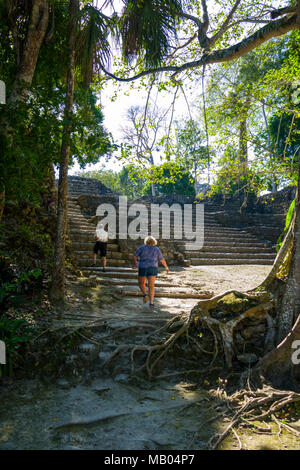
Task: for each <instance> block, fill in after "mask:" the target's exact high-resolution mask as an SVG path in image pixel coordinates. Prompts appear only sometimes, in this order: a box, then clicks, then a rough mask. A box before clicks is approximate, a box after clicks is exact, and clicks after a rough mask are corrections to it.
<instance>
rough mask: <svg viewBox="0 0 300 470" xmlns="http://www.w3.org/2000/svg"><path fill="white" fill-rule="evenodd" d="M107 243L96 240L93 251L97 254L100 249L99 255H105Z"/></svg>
mask: <svg viewBox="0 0 300 470" xmlns="http://www.w3.org/2000/svg"><path fill="white" fill-rule="evenodd" d="M106 250H107V243H106V242H96V243H95V245H94V250H93V251H94V253H95V254H97V253H98V251H100V255H101V257H104V256H106Z"/></svg>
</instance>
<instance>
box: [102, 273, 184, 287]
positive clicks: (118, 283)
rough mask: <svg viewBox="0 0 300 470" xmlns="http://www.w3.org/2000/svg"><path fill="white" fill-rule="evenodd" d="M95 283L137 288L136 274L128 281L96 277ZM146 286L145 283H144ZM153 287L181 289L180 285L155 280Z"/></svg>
mask: <svg viewBox="0 0 300 470" xmlns="http://www.w3.org/2000/svg"><path fill="white" fill-rule="evenodd" d="M97 281H99V284H103V285H112V286H119V287H120V286H137V282H138V275H137V274H136V275H135V277H132V278H130V279H128V278H124V279H122V278H117V277H106V278H105V277H102V276H101V277H97ZM146 285H147V282H146ZM155 287H181V289H182V286H180V285H174V283H171V282H165V281H159V280H157V281H156V282H155Z"/></svg>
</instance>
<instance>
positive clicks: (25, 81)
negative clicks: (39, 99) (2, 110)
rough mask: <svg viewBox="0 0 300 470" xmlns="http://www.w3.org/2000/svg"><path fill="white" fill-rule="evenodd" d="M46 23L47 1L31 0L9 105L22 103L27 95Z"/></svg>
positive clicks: (47, 16) (47, 18) (47, 20)
mask: <svg viewBox="0 0 300 470" xmlns="http://www.w3.org/2000/svg"><path fill="white" fill-rule="evenodd" d="M48 22H49V1H48V0H33V2H32V8H31V13H30V20H29V25H28V29H27V35H26V39H25V44H24V49H23V53H22V56H21V59H20V65H19V67H18V69H17V72H16V76H15V80H14V82H13V84H12V89H11V93H10V96H9V99H8V102H9V103H16V102H19V101H23V100H24V99H25V98H26V97H27V95H28V87H29V86H30V85H31V83H32V79H33V76H34V72H35V69H36V64H37V60H38V56H39V53H40V49H41V45H42V43H43V40H44V37H45V34H46V31H47V27H48Z"/></svg>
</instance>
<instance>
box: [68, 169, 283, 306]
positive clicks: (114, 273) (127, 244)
mask: <svg viewBox="0 0 300 470" xmlns="http://www.w3.org/2000/svg"><path fill="white" fill-rule="evenodd" d="M71 178H73V181H72V183H71V185H69V193H68V220H69V233H70V238H71V241H72V246H73V250H74V254H75V256H76V259H77V265H78V268H79V269H80V270H83V271H85V272H87V273H88V272H89V273H90V275H97V276H100V278H99V281H101V283H103V284H104V285H105V284H108V285H114V286H118V287H119V288H121V290H122V293H123V294H124V295H127V296H140V295H141V293H140V292H139V290H138V287H137V270H136V268H135V267H133V264H132V255H133V253H134V251H135V249H136V248H137V247H138V246H140V245H141V244H142V242H143V241H142V240H143V238H144V236H145V235H147V234H148V233H149V234H150V226H148V231H147V232H146V233H143V234H141V235H142V239H141V238H140V239H138V240H131V239H130V238H129V239H127V240H119V239H118V238H116V239H111V240H110V241H109V243H108V249H107V270H106V272H105V273H103V272H102V268H101V260H100V258H99V257H97V266H96V268H93V267H91V264H92V262H93V253H92V249H93V244H94V243H95V239H94V234H95V218H94V217H91V216H85V215H84V214H83V212H82V210H81V206H80V200H79V199H80V198H79V196H80V195H82V194H84V195H85V196H87V195H91V196H92V195H93V196H94V195H95V191H97V192H96V194H97V195H98V196H99V194H100V195H101V191H102V190H103V194H106V195H107V194H108V193H109V191H110V190H107V188H106V189H105V187H104V188H103V185H102V183H100V186H99V185H98V183H99V182H98V181H97V180H95V181H94V180H92V181H89V180H88V179H86V178H80V179H79V180H78V179H77V180H76V179H74V177H71ZM81 180H86V181H81ZM101 185H102V186H101ZM83 191H84V192H83ZM111 193H112V192H111ZM112 194H113V193H112ZM78 198H79V199H78ZM145 205H146V206H147V207H148V208H149V204H147V203H145ZM204 209H205V211H204V246H203V248H202V249H201V250H198V251H194V250H190V251H189V250H187V249H186V243H187V240H186V239H182V240H178V239H175V238H174V222H172V218H171V234H170V235H171V237H170V240H163V239H161V238H160V239H159V247H160V248H161V250H162V252H163V254H164V256H165V258H166V260H167V262H168V264H169V265H170V266H172V265H178V264H181V265H184V266H189V265H194V266H205V265H242V264H251V265H258V264H259V265H271V264H272V263H273V261H274V257H275V247H274V246H273V245H272V243H271V242H270V241H268V240H265V239H264V238H263V234H262V237H261V238H258V237H257V236H255V235H254V234H251V233H250V232H247V231H246V230H243V229H241V228H237V227H228V226H223V225H222V224H220V223H219V222H217V219H216V214H217V213H218V211H219V210H220V208H219V207H218V206H215V205H213V204H207V205H205V208H204ZM149 213H150V212H149ZM117 215H118V212H117ZM134 218H135V217H131V218H130V217H128V223H130V221H131V220H132V219H134ZM117 227H118V220H117ZM192 227H193V228H194V227H195V211H194V213H193V218H192ZM159 228H160V233H161V228H162V220H161V219H160V221H159ZM190 228H191V227H190ZM156 296H157V297H160V296H161V297H172V298H206V297H207V296H209V293H207V292H199V291H198V290H197V289H195V288H194V287H193V288H189V287H184V286H179V285H174V284H172V283H170V282H168V281H167V280H163V281H161V280H160V278H159V277H158V280H157V284H156Z"/></svg>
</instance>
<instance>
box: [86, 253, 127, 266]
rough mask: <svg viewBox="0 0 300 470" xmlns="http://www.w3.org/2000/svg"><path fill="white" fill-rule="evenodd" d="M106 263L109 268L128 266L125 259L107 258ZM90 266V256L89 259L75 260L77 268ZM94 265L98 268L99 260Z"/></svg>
mask: <svg viewBox="0 0 300 470" xmlns="http://www.w3.org/2000/svg"><path fill="white" fill-rule="evenodd" d="M107 263H108V264H109V266H123V267H126V265H127V266H128V260H125V259H111V258H107ZM91 264H92V256H91V257H90V258H81V259H78V260H77V266H78V268H81V267H90V266H91ZM96 264H98V266H101V262H100V261H99V260H97V263H96Z"/></svg>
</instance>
